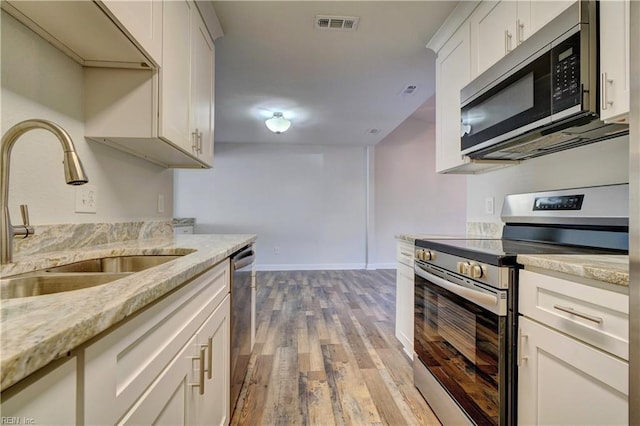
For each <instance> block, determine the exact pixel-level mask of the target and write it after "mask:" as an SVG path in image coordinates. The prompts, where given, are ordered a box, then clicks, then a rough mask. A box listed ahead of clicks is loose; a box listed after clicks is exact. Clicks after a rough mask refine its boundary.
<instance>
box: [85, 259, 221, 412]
mask: <svg viewBox="0 0 640 426" xmlns="http://www.w3.org/2000/svg"><path fill="white" fill-rule="evenodd" d="M229 287H230V265H229V261H228V260H226V261H224V262H222V263H220V264H218V265H217V266H215V267H213V268H212V269H210V270H209V271H207V272H205V273H203V274H202V275H199V276H198V277H196V278H194V279H193V280H192V281H191V282H189V283H187V284H185V285H184V286H183V287H181V288H179V289H178V290H176V291H175V292H173V293H171V294H169V295H168V296H166V297H165V298H163V299H162V300H160V301H159V302H157V303H155V304H153V305H152V306H150V307H149V308H147V309H145V310H143V311H142V312H141V313H139V314H137V315H135V316H134V317H133V318H131V319H130V320H128V321H126V322H125V323H123V324H121V325H120V326H117V327H116V328H115V329H113V330H111V331H109V332H108V333H107V334H105V335H104V336H102V337H100V338H98V339H97V340H96V341H94V342H92V343H90V344H89V345H87V346H86V347H85V348H84V349H81V350H79V354H81V356H82V357H83V358H84V372H83V374H84V394H83V396H84V409H83V412H84V423H85V424H116V423H128V424H156V423H158V424H163V422H165V421H166V422H168V424H226V423H228V418H229V414H228V410H229V408H228V407H229V396H228V394H229V390H230V381H229V373H228V370H229V368H230V364H229V351H230V330H229V327H230V313H229V312H230V305H229ZM209 339H211V340H209ZM202 367H204V369H205V371H204V372H203V374H204V375H203V376H201V375H200V370H201V368H202ZM209 372H211V374H210V373H209Z"/></svg>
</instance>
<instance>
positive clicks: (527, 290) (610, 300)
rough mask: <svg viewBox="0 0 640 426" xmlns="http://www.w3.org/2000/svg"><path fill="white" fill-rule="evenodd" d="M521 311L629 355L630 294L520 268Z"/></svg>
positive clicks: (597, 344) (613, 350)
mask: <svg viewBox="0 0 640 426" xmlns="http://www.w3.org/2000/svg"><path fill="white" fill-rule="evenodd" d="M519 281H520V283H519V289H520V300H519V311H520V313H521V314H522V315H525V316H527V317H529V318H532V319H535V320H537V321H539V322H541V323H543V324H545V325H548V326H550V327H552V328H554V329H556V330H558V331H561V332H563V333H565V334H568V335H570V336H572V337H575V338H576V339H579V340H581V341H583V342H586V343H589V344H591V345H593V346H595V347H597V348H600V349H602V350H604V351H607V352H609V353H611V354H613V355H616V356H618V357H620V358H623V359H625V360H628V359H629V296H628V295H625V294H620V293H617V292H614V291H608V290H605V289H602V288H598V287H595V286H590V285H586V284H582V283H578V282H575V281H571V280H567V279H563V278H558V277H552V276H549V275H544V274H539V273H536V272H531V271H527V270H522V271H520V280H519Z"/></svg>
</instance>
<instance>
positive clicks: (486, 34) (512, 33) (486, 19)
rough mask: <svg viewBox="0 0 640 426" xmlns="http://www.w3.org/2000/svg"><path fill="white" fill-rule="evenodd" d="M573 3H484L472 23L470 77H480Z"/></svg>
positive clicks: (509, 0)
mask: <svg viewBox="0 0 640 426" xmlns="http://www.w3.org/2000/svg"><path fill="white" fill-rule="evenodd" d="M573 3H574V2H573V1H565V0H554V1H541V0H518V1H513V0H501V1H483V2H482V3H481V4H480V6H478V8H477V9H476V10H475V11H474V13H473V14H472V15H471V17H470V18H469V20H470V21H471V41H472V46H471V52H472V53H471V57H472V75H473V76H474V77H475V76H476V75H479V74H481V73H482V72H484V71H485V70H487V69H488V68H489V67H491V66H492V65H493V64H495V63H496V62H498V60H500V59H501V58H502V57H504V56H505V55H507V54H508V53H509V52H511V51H512V50H513V49H515V48H516V47H518V45H520V44H521V43H522V42H523V41H524V40H526V39H527V38H529V37H531V35H532V34H534V33H535V32H537V31H539V30H540V29H541V28H542V27H544V26H545V25H546V24H547V23H548V22H550V21H551V20H553V18H555V17H556V16H558V15H559V14H560V13H562V12H563V11H564V10H565V9H566V8H568V7H569V6H570V5H571V4H573Z"/></svg>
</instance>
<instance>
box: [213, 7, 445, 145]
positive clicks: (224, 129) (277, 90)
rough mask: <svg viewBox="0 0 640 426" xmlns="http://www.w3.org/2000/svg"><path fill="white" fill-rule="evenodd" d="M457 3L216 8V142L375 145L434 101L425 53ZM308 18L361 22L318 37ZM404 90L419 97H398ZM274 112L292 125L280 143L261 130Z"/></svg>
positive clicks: (429, 55) (431, 65)
mask: <svg viewBox="0 0 640 426" xmlns="http://www.w3.org/2000/svg"><path fill="white" fill-rule="evenodd" d="M456 3H457V2H455V1H407V2H404V1H373V2H369V1H323V2H313V1H214V2H213V5H214V8H215V10H216V13H217V15H218V19H219V20H220V24H221V25H222V29H223V31H224V36H223V37H221V38H218V39H217V40H216V128H215V140H216V142H254V143H255V142H285V143H305V144H321V145H326V144H355V145H373V144H376V143H378V142H379V141H380V140H382V139H383V138H384V137H385V136H386V135H387V134H389V133H390V132H391V131H392V130H393V129H394V128H395V127H397V126H398V125H399V124H400V123H402V122H403V121H404V120H405V119H407V117H409V116H410V115H411V114H412V113H414V111H416V110H417V109H418V108H419V107H420V106H421V105H422V104H423V103H424V102H425V101H426V100H427V99H429V98H430V97H431V96H432V95H433V93H434V85H435V73H434V69H435V54H434V53H433V52H432V51H430V50H428V49H426V48H425V45H426V44H427V42H428V41H429V39H430V38H431V36H432V35H433V34H434V33H435V32H436V30H437V29H438V28H439V27H440V25H441V24H442V22H443V21H444V19H445V18H446V17H447V16H448V14H449V13H450V12H451V11H452V10H453V8H454V7H455V5H456ZM316 15H346V16H357V17H359V18H360V22H359V26H358V29H357V30H356V31H354V32H345V31H327V30H317V29H315V27H314V22H315V20H314V18H315V16H316ZM410 84H412V85H416V86H417V90H416V91H415V92H414V94H413V95H412V96H402V95H401V92H402V91H403V89H404V88H405V86H407V85H410ZM276 111H279V112H282V113H283V114H284V116H285V117H286V118H289V119H290V120H291V122H292V125H291V128H290V129H289V130H288V131H287V132H286V133H283V134H279V135H276V134H273V133H271V132H269V131H268V130H267V128H266V127H265V125H264V120H265V119H266V118H268V117H270V116H271V115H272V113H273V112H276ZM423 113H424V109H423ZM370 129H379V132H378V133H377V134H369V133H368V131H369V130H370Z"/></svg>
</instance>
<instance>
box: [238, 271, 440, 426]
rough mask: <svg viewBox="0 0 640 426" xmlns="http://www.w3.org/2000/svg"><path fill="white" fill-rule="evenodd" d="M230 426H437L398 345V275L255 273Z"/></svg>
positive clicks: (436, 421) (311, 272)
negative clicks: (243, 374) (252, 325)
mask: <svg viewBox="0 0 640 426" xmlns="http://www.w3.org/2000/svg"><path fill="white" fill-rule="evenodd" d="M257 278H258V285H259V290H258V298H257V299H258V300H257V323H258V331H257V334H256V346H255V348H254V351H253V355H252V357H251V360H250V363H249V371H248V374H247V379H246V380H245V383H244V385H243V387H242V391H241V393H240V399H239V401H238V404H237V406H236V409H235V412H234V413H233V417H232V419H231V424H232V425H275V424H278V425H280V424H283V425H285V424H286V425H334V424H335V425H364V424H376V425H378V424H388V425H439V424H440V423H439V422H438V420H437V418H436V417H435V416H434V414H433V412H432V411H431V409H430V408H429V406H428V405H427V404H426V402H425V401H424V400H423V399H422V396H421V395H420V393H419V392H418V390H417V389H416V388H415V387H414V386H413V372H412V369H411V364H410V361H409V359H408V358H407V357H406V355H404V353H403V352H402V349H401V345H400V343H399V342H398V340H397V339H396V338H395V336H394V333H395V330H394V327H395V326H394V321H395V271H359V270H358V271H295V272H259V273H258V277H257Z"/></svg>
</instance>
